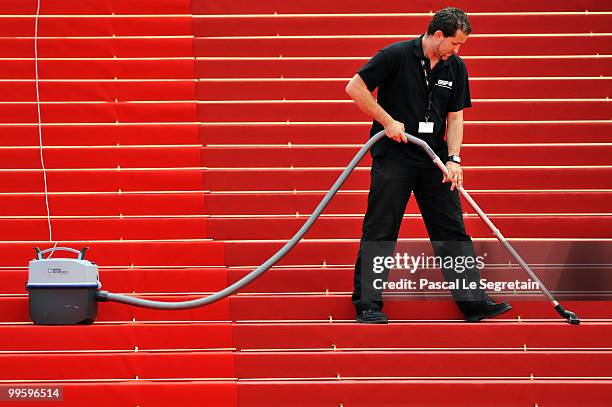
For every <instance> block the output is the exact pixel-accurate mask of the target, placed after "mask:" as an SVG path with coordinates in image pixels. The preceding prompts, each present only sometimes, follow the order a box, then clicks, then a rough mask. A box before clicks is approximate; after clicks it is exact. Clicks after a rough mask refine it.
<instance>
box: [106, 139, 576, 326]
mask: <svg viewBox="0 0 612 407" xmlns="http://www.w3.org/2000/svg"><path fill="white" fill-rule="evenodd" d="M404 134H405V135H406V137H407V138H408V141H409V142H410V143H413V144H416V145H418V146H419V147H421V148H422V149H423V150H424V151H425V153H426V154H427V155H428V156H429V157H430V158H431V159H432V160H433V162H434V163H435V164H436V165H437V166H438V168H440V170H441V171H442V172H443V173H444V174H445V175H448V170H447V168H446V165H445V164H444V163H443V162H442V161H441V160H440V158H439V157H438V156H437V155H436V154H435V153H434V151H433V150H432V149H431V147H429V145H428V144H427V143H426V142H425V141H423V140H421V139H419V138H417V137H414V136H412V135H410V134H407V133H404ZM383 137H385V132H384V131H380V132H378V133H376V134H375V135H374V136H372V137H371V138H370V139H369V140H368V142H367V143H365V144H364V145H363V147H361V149H360V150H359V151H358V152H357V154H355V157H354V158H353V159H352V160H351V162H350V163H349V165H348V166H347V167H346V168H345V169H344V171H343V172H342V174H340V176H339V177H338V179H337V180H336V182H335V183H334V185H333V186H332V187H331V189H330V190H329V191H328V192H327V193H326V194H325V196H324V197H323V199H322V200H321V202H320V203H319V205H318V206H317V207H316V208H315V210H314V211H313V212H312V214H311V215H310V216H309V217H308V219H307V220H306V222H305V223H304V225H303V226H302V227H301V228H300V230H298V231H297V233H296V234H295V235H294V236H293V237H292V238H291V239H290V240H289V241H288V242H287V243H285V245H284V246H283V247H282V248H281V249H280V250H279V251H278V252H276V253H275V254H274V255H273V256H272V257H270V258H269V259H268V260H267V261H266V262H264V263H263V264H262V265H260V266H259V267H257V268H256V269H255V270H253V271H252V272H250V273H249V274H247V275H246V276H244V277H243V278H242V279H240V280H238V281H236V282H235V283H233V284H232V285H230V286H228V287H226V288H224V289H223V290H221V291H219V292H217V293H214V294H211V295H209V296H207V297H203V298H199V299H195V300H190V301H179V302H165V301H152V300H145V299H142V298H136V297H132V296H129V295H122V294H115V293H110V292H108V291H98V293H97V295H96V299H97V300H98V301H114V302H120V303H124V304H129V305H134V306H138V307H144V308H154V309H167V310H178V309H189V308H196V307H201V306H204V305H208V304H212V303H213V302H216V301H219V300H221V299H223V298H225V297H227V296H229V295H231V294H233V293H235V292H236V291H238V290H240V289H241V288H243V287H244V286H246V285H247V284H249V283H251V282H252V281H253V280H255V279H256V278H257V277H259V276H260V275H262V274H263V273H265V272H266V271H267V270H268V269H270V268H271V267H272V266H273V265H274V264H276V263H277V262H278V261H279V260H281V259H282V258H283V257H284V256H285V255H286V254H287V253H288V252H289V251H290V250H291V249H292V248H293V247H294V246H295V245H296V244H297V243H298V242H299V241H300V240H301V239H302V237H303V236H304V235H305V234H306V232H308V230H309V229H310V228H311V227H312V225H313V224H314V222H315V221H316V220H317V218H318V217H319V216H320V215H321V213H322V212H323V210H324V209H325V207H326V206H327V205H328V203H329V202H330V201H331V199H332V198H333V197H334V195H335V194H336V193H337V192H338V190H339V189H340V187H341V186H342V184H344V182H345V181H346V179H347V178H348V176H349V175H350V173H351V172H352V171H353V170H354V169H355V167H356V166H357V164H358V163H359V161H361V159H362V158H363V157H364V156H365V154H366V153H367V152H368V150H369V149H370V148H371V147H372V146H373V145H374V144H375V143H376V142H377V141H379V140H380V139H381V138H383ZM458 189H459V192H460V193H461V195H462V196H463V197H464V198H465V199H466V200H467V202H468V203H469V204H470V205H471V206H472V207H473V208H474V210H475V211H476V213H478V216H480V218H481V219H482V220H483V221H484V222H485V223H486V225H487V226H488V227H489V228H490V229H491V231H492V232H493V234H494V235H495V237H496V238H497V239H498V240H499V241H500V242H501V243H502V245H503V246H504V247H505V248H506V250H507V251H508V252H509V253H510V254H511V255H512V256H513V257H514V258H515V259H516V261H518V263H519V265H520V266H521V267H522V268H523V270H525V271H526V272H527V274H529V276H530V277H531V278H532V279H533V280H534V281H536V282H537V283H538V284H539V286H540V287H541V288H542V291H543V292H544V294H545V295H546V296H547V297H548V298H549V299H550V301H551V302H552V303H553V305H554V307H555V310H556V311H557V312H558V313H559V315H561V316H562V317H563V318H565V319H567V321H568V322H569V323H570V324H575V325H577V324H579V323H580V319H578V317H577V316H576V314H574V313H573V312H571V311H568V310H565V309H564V308H563V306H562V305H561V304H559V302H558V301H556V300H555V298H554V297H553V296H552V294H551V293H550V291H548V289H547V288H546V287H545V286H544V284H543V283H542V282H541V281H540V279H539V278H538V277H537V276H536V275H535V273H534V272H533V270H531V268H530V267H529V266H528V265H527V263H526V262H525V261H524V260H523V259H522V258H521V256H520V255H519V254H518V253H517V252H516V250H514V248H513V247H512V246H511V245H510V243H508V241H507V240H506V238H504V236H503V235H502V234H501V232H500V231H499V230H498V229H497V228H496V227H495V225H494V224H493V223H492V222H491V220H490V219H489V218H488V217H487V216H486V215H485V213H484V212H483V211H482V209H480V207H479V206H478V205H477V204H476V202H475V201H474V200H473V199H472V197H471V196H470V195H469V194H468V193H467V192H466V191H465V189H463V187H461V186H460V187H459V188H458Z"/></svg>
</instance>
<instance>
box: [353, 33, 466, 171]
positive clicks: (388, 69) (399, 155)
mask: <svg viewBox="0 0 612 407" xmlns="http://www.w3.org/2000/svg"><path fill="white" fill-rule="evenodd" d="M422 38H423V36H421V37H419V38H417V39H414V40H410V41H401V42H397V43H395V44H391V45H389V46H387V47H385V48H383V49H381V50H380V51H378V53H377V54H376V55H375V56H374V57H373V58H372V59H370V60H369V61H368V62H367V63H366V64H365V65H364V66H363V67H362V68H361V69H360V70H359V71H358V72H357V73H358V74H359V76H361V78H362V79H363V81H364V82H365V84H366V85H367V87H368V89H369V90H370V91H374V89H376V88H378V103H379V104H380V105H381V106H382V108H383V109H385V111H386V112H387V113H389V114H390V115H391V117H393V118H394V119H395V120H397V121H399V122H401V123H404V126H405V128H406V132H407V133H409V134H412V135H413V136H416V137H418V138H420V139H423V140H425V141H426V142H427V144H429V145H430V146H431V148H433V150H434V151H435V152H436V154H437V155H438V156H439V157H440V158H441V159H442V160H445V159H446V157H447V156H448V146H447V144H446V141H445V140H444V134H445V132H446V116H447V114H448V112H458V111H460V110H463V109H464V108H466V107H470V106H472V103H471V100H470V87H469V82H468V73H467V69H466V67H465V64H464V63H463V60H461V58H459V57H458V56H456V55H453V56H451V57H450V58H448V59H447V60H446V61H442V60H440V61H438V63H437V64H436V66H435V67H434V69H433V70H431V69H430V64H429V59H427V58H425V56H424V55H423V47H422V44H421V40H422ZM422 59H423V60H424V61H425V62H426V67H427V70H428V72H429V84H430V86H432V87H433V93H432V109H431V110H432V111H431V113H430V115H429V121H433V122H434V133H433V134H431V133H430V134H420V133H418V129H419V122H422V121H424V120H425V112H426V109H427V101H428V91H427V86H426V84H425V75H424V73H423V67H422V65H421V60H422ZM383 129H384V128H383V126H382V125H381V124H380V123H378V122H377V121H375V120H374V121H373V123H372V129H371V131H370V136H373V135H374V134H376V133H378V132H379V131H381V130H383ZM371 153H372V156H373V157H376V156H385V157H388V158H391V159H394V160H398V161H402V162H405V163H407V164H409V165H414V166H418V167H432V166H433V163H432V162H431V160H430V159H429V157H428V156H427V155H426V154H425V153H424V152H423V150H422V149H421V148H420V147H418V146H416V145H414V144H410V143H408V144H404V143H401V144H400V143H397V142H395V141H393V140H391V139H390V138H388V137H385V138H383V139H381V140H380V141H379V142H377V143H376V144H375V145H374V146H373V147H372V150H371Z"/></svg>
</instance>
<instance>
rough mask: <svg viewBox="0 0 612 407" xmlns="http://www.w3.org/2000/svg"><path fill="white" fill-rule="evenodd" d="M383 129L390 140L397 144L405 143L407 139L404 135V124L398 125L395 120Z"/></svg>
mask: <svg viewBox="0 0 612 407" xmlns="http://www.w3.org/2000/svg"><path fill="white" fill-rule="evenodd" d="M384 127H385V134H386V135H387V137H389V138H390V139H392V140H395V141H397V142H398V143H407V142H408V138H407V137H406V135H405V134H404V130H405V128H404V123H400V122H398V121H396V120H393V121H392V122H390V123H389V124H388V125H386V126H384Z"/></svg>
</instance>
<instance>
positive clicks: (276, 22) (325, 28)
mask: <svg viewBox="0 0 612 407" xmlns="http://www.w3.org/2000/svg"><path fill="white" fill-rule="evenodd" d="M467 12H468V14H469V13H470V12H471V10H467ZM430 20H431V16H429V15H408V14H406V15H403V16H398V15H392V16H390V15H376V14H373V15H368V16H359V15H338V16H329V15H326V16H316V17H313V16H300V15H297V16H296V15H294V16H284V15H278V16H275V17H272V16H269V15H268V16H261V17H257V18H253V17H251V18H248V19H238V18H236V17H232V16H223V17H207V18H198V17H197V16H196V18H194V20H193V23H194V24H193V32H194V34H195V35H196V36H198V37H222V36H223V37H225V36H249V35H381V34H394V35H406V34H407V33H409V32H413V31H414V32H415V33H416V32H420V31H423V32H424V31H425V30H426V28H427V26H428V25H429V21H430ZM611 20H612V19H611V18H610V16H609V15H589V14H583V15H558V14H557V15H555V14H549V15H520V14H518V15H478V14H476V15H470V23H471V24H472V28H473V29H474V33H475V34H477V35H478V34H517V33H526V34H536V33H552V34H556V33H559V32H560V30H559V27H563V33H588V32H604V33H605V32H608V29H609V26H610V22H611Z"/></svg>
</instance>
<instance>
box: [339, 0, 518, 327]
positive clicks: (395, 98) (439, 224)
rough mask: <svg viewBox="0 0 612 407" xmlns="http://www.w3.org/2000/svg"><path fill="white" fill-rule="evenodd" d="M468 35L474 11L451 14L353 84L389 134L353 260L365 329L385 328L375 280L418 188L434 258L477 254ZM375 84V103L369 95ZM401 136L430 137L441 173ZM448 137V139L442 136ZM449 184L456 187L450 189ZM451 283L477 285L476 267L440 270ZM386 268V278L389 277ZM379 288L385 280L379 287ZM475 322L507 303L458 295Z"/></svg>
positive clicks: (388, 52)
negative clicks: (467, 150) (471, 216)
mask: <svg viewBox="0 0 612 407" xmlns="http://www.w3.org/2000/svg"><path fill="white" fill-rule="evenodd" d="M470 33H471V26H470V22H469V20H468V17H467V15H466V14H465V13H464V12H463V11H461V10H459V9H456V8H451V7H448V8H445V9H443V10H440V11H438V12H437V13H436V14H435V15H434V16H433V18H432V20H431V22H430V24H429V27H428V29H427V33H426V34H424V35H422V36H421V37H419V38H417V39H415V40H411V41H402V42H398V43H395V44H391V45H389V46H387V47H386V48H383V49H382V50H380V51H379V52H378V53H377V54H376V55H375V56H374V57H373V58H372V59H371V60H370V61H369V62H367V63H366V64H365V65H364V66H363V67H362V68H361V69H360V70H359V71H358V72H357V74H356V75H355V76H354V77H353V78H352V79H351V81H350V82H349V83H348V85H347V86H346V92H347V93H348V95H349V96H350V97H351V98H352V99H353V100H354V101H355V103H356V104H357V106H358V107H359V109H361V110H362V111H363V112H365V113H366V114H368V115H369V116H371V117H372V118H373V119H374V121H373V124H372V128H371V132H370V135H374V134H375V133H377V132H379V131H381V130H383V129H384V131H385V134H386V136H387V137H386V138H383V139H381V140H380V141H379V142H378V143H376V144H375V145H374V146H373V147H372V149H371V154H372V157H373V162H372V172H371V185H370V193H369V195H368V209H367V212H366V215H365V218H364V221H363V235H362V238H361V244H360V249H359V254H358V256H357V262H356V264H355V276H354V292H353V298H352V299H353V304H354V305H355V309H356V312H357V320H358V321H359V322H361V323H387V321H388V320H387V316H386V315H385V314H384V313H383V312H382V307H383V301H382V290H381V289H379V288H375V287H374V286H375V284H373V282H374V279H375V278H380V277H381V275H375V273H374V271H373V267H372V265H373V260H374V257H375V256H388V255H390V254H391V255H392V254H393V251H394V250H395V245H396V242H397V237H398V233H399V228H400V225H401V221H402V218H403V215H404V211H405V210H406V205H407V203H408V199H409V197H410V195H411V193H412V192H414V195H415V198H416V200H417V203H418V205H419V208H420V211H421V214H422V216H423V220H424V222H425V226H426V228H427V231H428V234H429V237H430V240H431V242H432V245H433V248H434V252H435V254H436V256H440V258H442V257H446V256H452V257H451V258H457V256H460V255H468V256H472V257H475V253H474V248H473V244H472V242H471V239H470V237H469V236H468V235H467V234H466V232H465V227H464V224H463V217H462V211H461V203H460V200H459V194H458V190H457V188H458V187H459V186H461V185H462V183H463V172H462V170H461V159H460V157H459V152H460V148H461V142H462V138H463V109H464V108H467V107H470V106H471V100H470V91H469V83H468V74H467V69H466V67H465V64H464V63H463V61H462V60H461V58H459V57H458V56H457V55H456V54H457V53H458V52H459V48H460V47H461V45H463V44H464V43H465V42H466V40H467V38H468V35H469V34H470ZM376 88H378V101H377V100H376V99H374V97H373V96H372V92H373V91H374V90H375V89H376ZM404 131H405V132H407V133H409V134H412V135H414V136H416V137H419V138H421V139H423V140H425V141H426V142H427V143H428V144H429V145H430V146H431V147H432V148H433V149H434V151H435V152H436V154H437V155H438V156H439V157H440V158H441V159H442V160H446V167H447V169H448V173H449V174H448V176H447V177H444V179H443V176H442V173H441V172H440V170H439V169H438V168H437V167H435V165H434V164H433V163H432V162H431V160H430V159H429V157H428V156H427V155H426V154H425V153H424V152H423V151H422V150H421V149H420V148H419V147H418V146H416V145H413V144H410V143H408V140H407V139H406V136H405V135H404ZM445 133H446V138H447V141H445V140H444V134H445ZM448 183H450V186H449V185H448ZM442 271H443V274H444V277H445V279H446V280H447V281H453V280H455V279H457V278H459V279H461V280H465V281H467V282H474V281H476V282H477V281H479V280H480V274H479V271H478V269H476V268H472V269H469V270H468V271H466V272H458V271H455V270H453V269H448V268H443V269H442ZM388 272H389V270H388V269H385V271H384V272H383V273H382V278H383V280H386V279H387V277H388ZM379 285H380V284H379ZM451 293H452V294H453V297H454V299H455V301H456V303H457V305H458V307H459V309H460V310H461V311H462V312H463V314H464V316H465V319H466V320H467V321H470V322H476V321H480V320H482V319H484V318H490V317H493V316H496V315H500V314H502V313H504V312H507V311H509V310H510V309H511V306H510V304H508V303H502V304H496V303H495V302H493V301H492V300H491V299H489V297H488V296H487V295H486V294H485V293H484V291H483V290H481V289H470V290H451Z"/></svg>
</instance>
